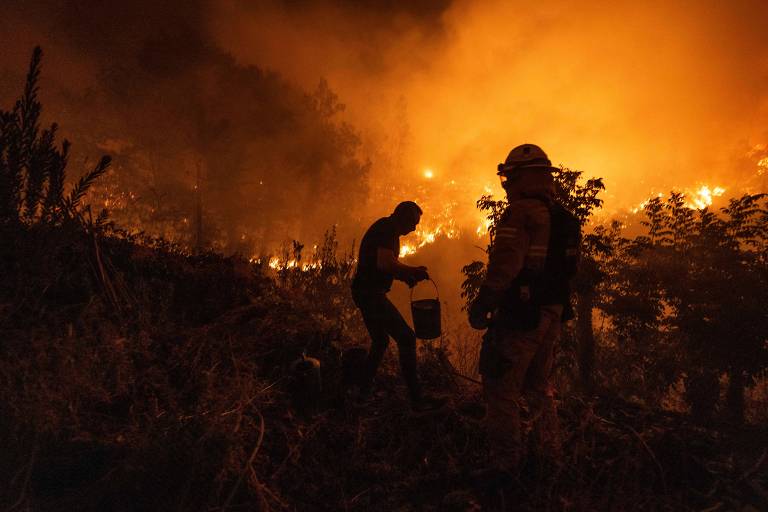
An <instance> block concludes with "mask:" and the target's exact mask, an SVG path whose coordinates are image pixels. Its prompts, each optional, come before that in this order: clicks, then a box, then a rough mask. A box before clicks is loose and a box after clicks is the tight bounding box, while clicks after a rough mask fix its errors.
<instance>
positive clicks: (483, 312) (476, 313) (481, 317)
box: [469, 300, 490, 329]
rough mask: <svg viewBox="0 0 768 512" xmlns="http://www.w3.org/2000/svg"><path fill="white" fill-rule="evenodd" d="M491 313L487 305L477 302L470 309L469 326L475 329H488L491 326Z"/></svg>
mask: <svg viewBox="0 0 768 512" xmlns="http://www.w3.org/2000/svg"><path fill="white" fill-rule="evenodd" d="M489 313H490V311H488V309H486V307H485V305H484V304H483V303H482V302H481V301H479V300H476V301H475V302H473V303H472V305H471V306H470V307H469V325H471V326H472V328H473V329H487V328H488V325H489V324H490V319H489V318H488V314H489Z"/></svg>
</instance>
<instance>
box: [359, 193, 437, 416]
mask: <svg viewBox="0 0 768 512" xmlns="http://www.w3.org/2000/svg"><path fill="white" fill-rule="evenodd" d="M421 213H422V211H421V208H419V206H418V205H417V204H416V203H414V202H412V201H405V202H402V203H400V204H398V205H397V207H396V208H395V210H394V212H393V213H392V214H391V215H390V216H389V217H384V218H381V219H379V220H377V221H376V222H374V223H373V225H371V227H370V228H368V231H367V232H366V233H365V235H364V236H363V239H362V241H361V242H360V254H359V258H358V263H357V271H356V273H355V277H354V279H353V281H352V298H353V300H354V301H355V304H356V305H357V307H358V308H359V309H360V312H361V313H362V315H363V321H364V322H365V326H366V328H367V329H368V334H369V335H370V337H371V348H370V350H369V351H368V356H367V358H366V360H365V363H364V367H363V371H362V372H361V373H362V377H361V382H360V396H361V397H362V398H363V399H364V398H366V397H367V396H368V395H369V393H370V391H371V387H372V385H373V379H374V377H375V376H376V372H377V370H378V367H379V365H380V364H381V360H382V358H383V357H384V352H385V351H386V349H387V345H388V344H389V337H390V336H391V337H392V338H394V340H395V342H396V343H397V349H398V353H399V358H400V371H401V372H402V375H403V378H404V379H405V383H406V385H407V386H408V394H409V398H410V400H411V407H412V408H413V409H414V410H424V409H429V408H431V407H434V406H435V405H436V404H435V403H434V402H433V400H432V399H425V397H424V396H423V395H422V391H421V386H420V384H419V376H418V370H417V362H416V335H415V334H414V332H413V329H411V327H410V326H409V325H408V323H407V322H406V321H405V320H404V319H403V317H402V315H401V314H400V312H399V311H398V310H397V308H396V307H395V305H394V304H392V302H391V301H390V300H389V299H388V298H387V292H389V290H390V288H391V287H392V282H393V280H394V279H398V280H400V281H404V282H406V283H407V284H408V285H409V286H411V287H413V286H414V285H415V284H416V283H417V282H419V281H422V280H425V279H429V274H428V273H427V268H426V267H412V266H409V265H405V264H403V263H400V262H399V261H398V256H399V254H400V237H401V236H403V235H407V234H408V233H412V232H413V231H414V230H415V229H416V226H417V225H418V224H419V220H420V219H421Z"/></svg>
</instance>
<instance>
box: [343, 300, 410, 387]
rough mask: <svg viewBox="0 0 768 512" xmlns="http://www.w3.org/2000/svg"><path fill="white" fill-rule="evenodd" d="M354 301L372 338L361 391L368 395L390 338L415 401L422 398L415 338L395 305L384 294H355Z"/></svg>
mask: <svg viewBox="0 0 768 512" xmlns="http://www.w3.org/2000/svg"><path fill="white" fill-rule="evenodd" d="M352 298H353V300H354V301H355V305H357V307H358V308H359V309H360V312H361V313H362V315H363V321H364V322H365V327H366V328H367V329H368V334H369V335H370V336H371V348H370V350H369V351H368V357H367V359H366V361H365V368H364V371H363V376H362V382H361V386H360V387H361V391H362V392H363V393H367V392H368V391H370V389H371V386H372V384H373V379H374V377H375V376H376V372H377V370H378V368H379V365H380V364H381V360H382V359H383V358H384V353H385V352H386V350H387V345H389V337H390V336H391V337H392V338H393V339H394V340H395V343H397V350H398V355H399V358H400V371H401V373H402V375H403V379H405V384H406V386H407V387H408V394H409V397H410V399H411V401H412V402H418V401H419V400H420V399H421V386H420V384H419V374H418V370H417V363H416V335H415V334H414V332H413V329H411V326H409V325H408V323H407V322H406V321H405V320H404V319H403V316H402V315H401V314H400V312H399V311H398V310H397V308H396V307H395V305H394V304H392V302H391V301H390V300H389V299H388V298H387V296H386V294H384V293H371V292H357V291H353V293H352Z"/></svg>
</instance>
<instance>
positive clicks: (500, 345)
mask: <svg viewBox="0 0 768 512" xmlns="http://www.w3.org/2000/svg"><path fill="white" fill-rule="evenodd" d="M562 311H563V307H562V306H561V305H549V306H542V308H541V316H540V320H539V323H538V326H537V327H536V328H535V329H532V330H527V331H522V330H504V329H500V328H497V329H496V332H494V333H493V335H494V336H493V343H494V344H495V349H496V350H495V352H496V354H497V355H498V357H500V358H502V359H503V367H504V371H503V372H502V373H501V374H500V375H498V376H496V377H495V378H486V376H483V392H484V395H485V400H486V404H487V415H486V428H487V431H488V438H489V442H490V443H491V449H492V452H493V455H494V458H495V459H496V464H497V466H498V467H499V468H500V469H503V470H509V471H514V470H515V469H516V468H517V467H518V465H519V463H520V461H521V459H522V456H523V432H522V425H521V420H520V411H521V406H522V400H523V399H525V402H526V403H527V406H528V411H529V413H530V419H531V422H532V423H533V425H534V433H535V434H536V437H537V444H538V447H539V448H541V449H543V450H545V451H548V452H549V455H550V456H555V457H556V456H557V455H558V452H559V448H560V443H559V424H558V420H557V410H556V405H555V401H554V398H553V396H552V395H553V393H552V390H551V388H550V375H551V373H552V365H553V362H554V346H555V343H556V342H557V339H558V338H559V335H560V325H561V315H562Z"/></svg>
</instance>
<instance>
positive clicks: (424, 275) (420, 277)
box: [405, 267, 429, 288]
mask: <svg viewBox="0 0 768 512" xmlns="http://www.w3.org/2000/svg"><path fill="white" fill-rule="evenodd" d="M427 279H429V273H428V272H427V267H413V270H412V271H411V275H410V276H409V277H408V279H407V280H406V281H405V282H406V283H407V284H408V286H409V287H410V288H413V287H414V286H416V284H417V283H419V282H420V281H426V280H427Z"/></svg>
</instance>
